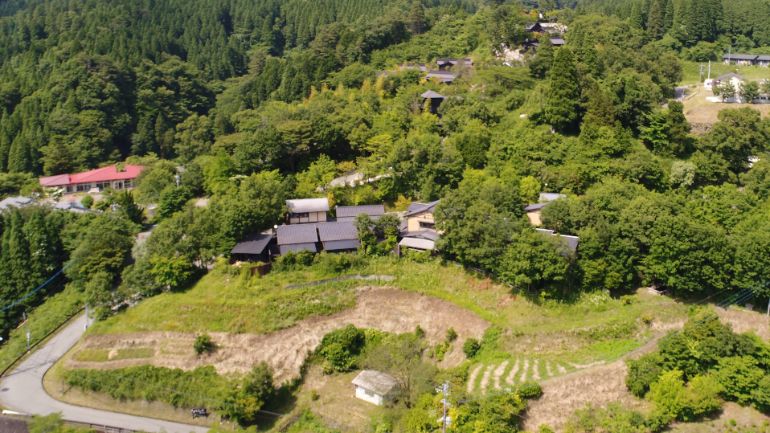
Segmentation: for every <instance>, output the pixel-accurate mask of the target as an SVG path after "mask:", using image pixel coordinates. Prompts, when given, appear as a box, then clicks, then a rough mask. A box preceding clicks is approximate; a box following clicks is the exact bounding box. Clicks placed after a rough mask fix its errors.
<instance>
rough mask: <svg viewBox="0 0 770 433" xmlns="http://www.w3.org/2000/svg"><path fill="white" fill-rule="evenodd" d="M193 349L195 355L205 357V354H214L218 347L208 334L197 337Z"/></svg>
mask: <svg viewBox="0 0 770 433" xmlns="http://www.w3.org/2000/svg"><path fill="white" fill-rule="evenodd" d="M193 348H194V349H195V353H197V354H198V355H203V354H204V353H211V352H213V351H214V350H215V349H216V348H217V346H216V344H214V342H213V341H211V337H210V336H209V335H208V334H201V335H199V336H197V337H195V343H193Z"/></svg>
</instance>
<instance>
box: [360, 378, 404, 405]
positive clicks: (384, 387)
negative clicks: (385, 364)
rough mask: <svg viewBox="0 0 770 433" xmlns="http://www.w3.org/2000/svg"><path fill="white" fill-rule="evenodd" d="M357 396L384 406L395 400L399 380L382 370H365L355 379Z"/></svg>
mask: <svg viewBox="0 0 770 433" xmlns="http://www.w3.org/2000/svg"><path fill="white" fill-rule="evenodd" d="M353 386H355V389H356V398H359V399H361V400H364V401H367V402H369V403H372V404H376V405H377V406H383V405H386V404H388V403H390V402H392V401H393V399H394V397H395V394H396V391H397V390H398V382H397V381H396V379H394V378H393V377H392V376H390V375H388V374H385V373H383V372H381V371H375V370H364V371H362V372H360V373H358V376H356V378H355V379H353Z"/></svg>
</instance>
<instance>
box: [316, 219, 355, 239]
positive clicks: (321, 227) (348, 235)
mask: <svg viewBox="0 0 770 433" xmlns="http://www.w3.org/2000/svg"><path fill="white" fill-rule="evenodd" d="M318 237H319V238H320V239H321V242H328V241H342V240H358V230H357V229H356V225H355V223H354V222H352V221H342V222H340V221H338V222H333V223H318Z"/></svg>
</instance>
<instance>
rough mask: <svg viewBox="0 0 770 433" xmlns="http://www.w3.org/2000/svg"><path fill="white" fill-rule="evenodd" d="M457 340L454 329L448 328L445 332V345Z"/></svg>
mask: <svg viewBox="0 0 770 433" xmlns="http://www.w3.org/2000/svg"><path fill="white" fill-rule="evenodd" d="M455 340H457V331H455V328H449V329H447V330H446V341H447V343H451V342H453V341H455Z"/></svg>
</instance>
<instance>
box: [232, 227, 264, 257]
mask: <svg viewBox="0 0 770 433" xmlns="http://www.w3.org/2000/svg"><path fill="white" fill-rule="evenodd" d="M273 239H274V238H273V235H271V234H267V233H258V234H254V235H251V236H248V237H247V238H246V239H244V240H242V241H241V242H238V243H237V244H235V247H233V249H232V250H231V251H230V257H232V259H233V260H238V261H243V262H260V261H261V262H265V263H267V262H268V261H270V248H269V247H270V244H271V243H272V241H273Z"/></svg>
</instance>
